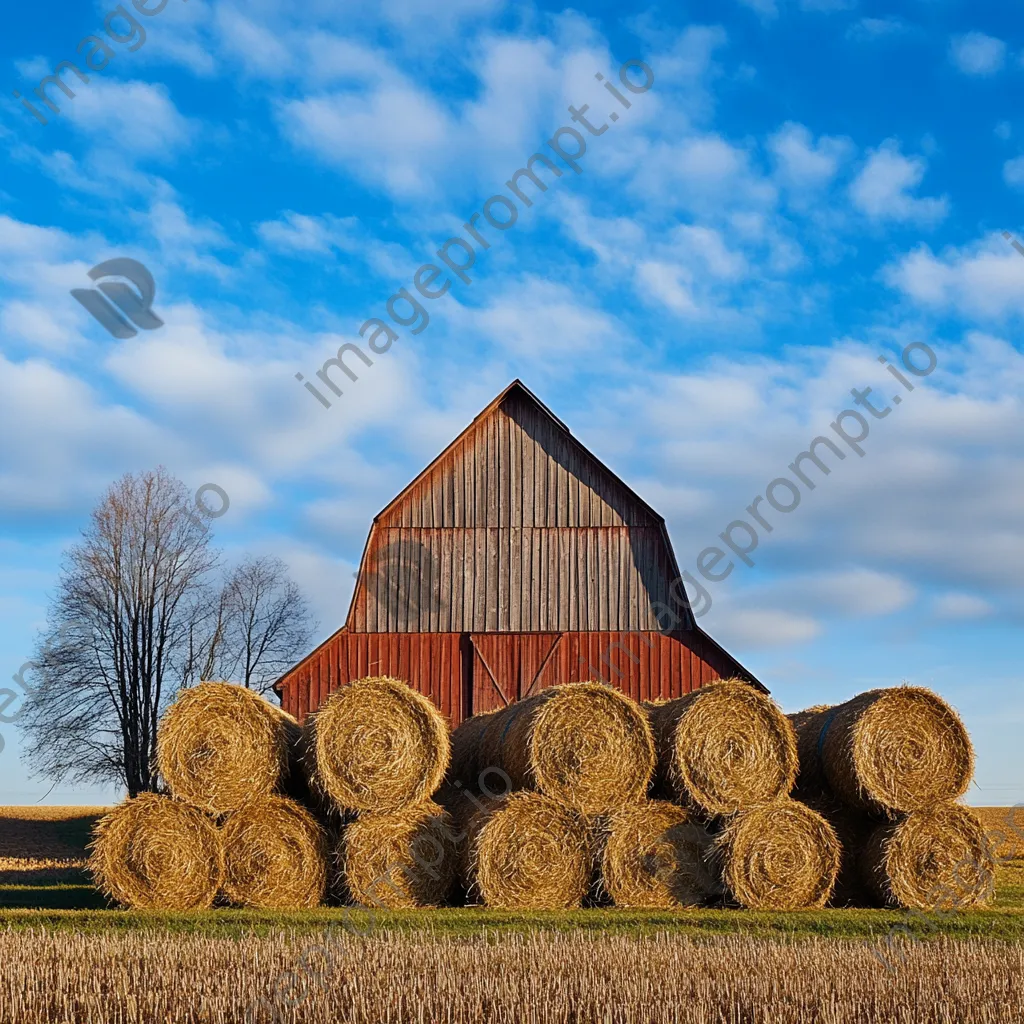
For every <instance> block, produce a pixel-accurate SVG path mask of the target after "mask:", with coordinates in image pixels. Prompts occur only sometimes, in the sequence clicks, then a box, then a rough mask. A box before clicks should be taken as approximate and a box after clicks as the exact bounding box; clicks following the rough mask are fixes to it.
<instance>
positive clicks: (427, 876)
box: [338, 800, 458, 909]
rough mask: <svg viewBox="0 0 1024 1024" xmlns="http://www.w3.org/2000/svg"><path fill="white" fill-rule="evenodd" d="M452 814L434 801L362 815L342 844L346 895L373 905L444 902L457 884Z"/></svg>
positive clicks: (341, 866)
mask: <svg viewBox="0 0 1024 1024" xmlns="http://www.w3.org/2000/svg"><path fill="white" fill-rule="evenodd" d="M457 847H458V843H457V835H456V828H455V824H454V822H453V820H452V817H451V815H450V814H449V813H448V812H447V811H446V810H445V809H444V808H443V807H441V806H439V805H438V804H436V803H434V802H433V801H432V800H426V801H424V802H422V803H419V804H413V805H412V806H409V807H403V808H402V809H401V810H398V811H392V812H391V813H389V814H361V815H359V817H357V818H356V819H355V820H354V821H352V822H349V824H348V825H346V826H345V829H344V832H343V833H342V837H341V842H340V843H339V845H338V868H339V876H340V880H341V882H342V884H343V886H344V893H343V895H344V897H346V898H347V899H348V900H351V901H352V902H354V903H359V904H362V905H363V906H368V907H388V908H392V909H400V908H405V907H440V906H444V904H445V903H446V902H447V901H448V897H449V896H450V895H451V892H452V888H453V886H454V883H455V876H456V867H457V857H458V849H457Z"/></svg>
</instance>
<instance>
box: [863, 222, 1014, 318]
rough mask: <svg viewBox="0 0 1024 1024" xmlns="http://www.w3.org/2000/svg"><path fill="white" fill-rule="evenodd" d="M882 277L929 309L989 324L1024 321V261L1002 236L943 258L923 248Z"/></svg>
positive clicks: (947, 251) (952, 249)
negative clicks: (1012, 318)
mask: <svg viewBox="0 0 1024 1024" xmlns="http://www.w3.org/2000/svg"><path fill="white" fill-rule="evenodd" d="M882 276H883V278H884V280H885V281H886V283H887V284H889V285H890V287H893V288H896V289H898V290H899V291H901V292H902V293H903V294H904V295H905V296H906V297H907V298H908V299H910V300H911V301H912V302H914V303H916V304H918V305H920V306H922V307H925V308H927V309H931V310H935V311H944V310H954V311H956V312H959V313H961V314H963V315H965V316H968V317H971V318H982V319H985V320H988V319H1001V318H1003V317H1006V316H1009V315H1017V316H1020V315H1024V259H1022V258H1021V256H1020V255H1019V254H1018V253H1017V252H1016V251H1015V250H1014V249H1013V248H1011V246H1010V245H1009V244H1008V242H1007V241H1006V239H1004V238H1003V237H1002V235H1000V234H992V235H989V236H987V237H986V238H983V239H980V240H978V241H976V242H974V243H972V244H970V245H967V246H964V247H960V248H958V247H955V246H948V247H946V248H945V249H943V250H942V251H941V252H940V253H935V252H933V251H932V249H931V247H930V246H928V245H920V246H918V247H916V248H915V249H913V250H912V251H911V252H909V253H907V254H906V255H904V256H902V257H900V258H899V259H898V260H897V261H895V262H894V263H890V264H889V265H887V266H886V267H885V268H883V271H882Z"/></svg>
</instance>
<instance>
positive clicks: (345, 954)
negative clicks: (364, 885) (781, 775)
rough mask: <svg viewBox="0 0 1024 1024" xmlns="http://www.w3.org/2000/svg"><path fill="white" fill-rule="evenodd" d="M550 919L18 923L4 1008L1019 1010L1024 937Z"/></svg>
mask: <svg viewBox="0 0 1024 1024" xmlns="http://www.w3.org/2000/svg"><path fill="white" fill-rule="evenodd" d="M889 953H890V957H891V959H892V962H893V964H894V969H893V970H892V971H891V972H890V971H887V970H886V968H885V967H884V966H883V965H882V963H881V962H880V961H879V960H878V959H877V958H876V957H875V956H874V955H873V953H872V949H871V947H869V946H868V945H867V944H866V943H864V942H848V941H847V942H834V941H826V940H820V939H813V940H804V941H798V942H790V943H783V942H775V941H767V940H761V939H751V938H742V937H718V938H712V939H707V940H703V941H694V940H689V939H681V938H679V937H678V936H675V937H671V936H665V935H655V936H652V937H648V938H639V937H628V936H607V935H598V936H594V935H585V934H583V933H580V932H570V933H561V934H560V933H553V932H539V933H534V934H532V935H529V936H523V935H520V936H510V937H506V938H505V939H504V940H503V941H501V942H500V943H496V942H494V941H493V939H492V938H489V937H487V936H480V937H477V938H474V939H468V940H466V939H450V938H449V939H439V938H431V937H429V936H427V935H418V936H417V935H400V934H386V933H381V934H379V935H375V936H373V937H370V938H366V939H360V938H358V937H355V936H352V935H350V934H348V933H346V932H345V931H344V930H342V929H335V930H332V931H331V932H330V933H328V934H327V935H326V936H322V937H320V938H317V939H311V938H310V937H308V936H306V937H296V936H293V935H292V936H290V935H289V934H287V933H284V932H278V933H273V934H270V935H267V936H265V937H263V938H253V937H247V938H243V939H241V940H238V941H235V940H230V939H215V938H208V937H200V936H182V937H179V938H178V939H177V940H176V941H175V942H173V943H169V942H168V941H167V938H166V936H165V935H160V934H132V935H106V936H102V937H95V936H94V937H88V938H87V937H82V936H78V935H73V934H68V933H52V932H40V931H32V932H20V933H14V932H7V933H0V957H2V958H3V962H4V963H6V964H7V965H8V969H7V970H5V971H4V974H3V978H2V980H0V1007H2V1009H0V1021H3V1022H6V1021H11V1022H14V1021H17V1022H18V1024H44V1022H47V1024H48V1022H51V1021H72V1020H89V1021H99V1020H102V1021H105V1022H109V1024H150V1022H153V1024H155V1022H158V1021H159V1022H161V1024H163V1022H165V1021H169V1020H173V1021H175V1022H177V1024H200V1022H202V1024H207V1022H221V1021H225V1022H226V1021H251V1022H253V1024H263V1022H269V1021H272V1020H286V1021H295V1022H297V1024H298V1022H318V1024H319V1022H327V1021H340V1022H345V1024H409V1022H413V1021H415V1022H419V1021H423V1022H430V1024H463V1022H465V1024H470V1022H473V1024H477V1022H493V1024H520V1022H524V1021H527V1022H533V1021H536V1022H547V1021H558V1022H562V1021H566V1022H568V1021H572V1022H578V1024H589V1022H594V1024H599V1022H600V1024H604V1022H606V1021H615V1022H623V1024H632V1022H636V1024H640V1022H643V1024H660V1022H665V1024H669V1022H672V1024H690V1022H693V1024H697V1022H700V1024H712V1022H715V1024H717V1022H723V1024H733V1022H743V1024H798V1022H799V1024H810V1022H812V1021H813V1022H816V1024H840V1022H841V1024H876V1022H879V1021H885V1022H886V1024H932V1022H934V1024H939V1022H943V1024H946V1022H951V1021H965V1022H966V1021H970V1022H972V1024H1011V1022H1013V1024H1016V1022H1019V1020H1020V1019H1021V1016H1022V1014H1024V949H1022V948H1021V947H1020V946H1013V945H1007V944H1002V943H986V942H983V941H977V940H974V941H966V942H965V941H955V940H949V939H943V940H939V941H936V942H909V943H899V944H897V945H896V946H894V947H893V948H892V949H890V950H889Z"/></svg>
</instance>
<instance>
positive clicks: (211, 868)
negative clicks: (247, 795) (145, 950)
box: [89, 793, 224, 910]
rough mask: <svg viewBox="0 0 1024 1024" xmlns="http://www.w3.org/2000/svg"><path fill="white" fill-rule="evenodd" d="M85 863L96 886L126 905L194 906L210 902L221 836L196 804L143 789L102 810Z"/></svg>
mask: <svg viewBox="0 0 1024 1024" xmlns="http://www.w3.org/2000/svg"><path fill="white" fill-rule="evenodd" d="M90 849H91V853H90V857H89V867H90V869H91V871H92V874H93V877H94V878H95V880H96V884H97V886H98V887H99V889H100V890H102V891H103V892H104V893H105V894H106V895H107V896H109V897H110V898H111V899H113V900H116V901H117V902H118V903H121V904H122V905H124V906H126V907H134V908H138V909H144V910H196V909H203V908H206V907H209V906H211V905H212V904H213V900H214V897H215V896H216V895H217V890H218V889H219V888H220V884H221V878H222V876H223V870H224V867H223V858H222V853H221V843H220V836H219V835H218V832H217V827H216V825H215V824H214V822H213V819H212V818H211V817H210V816H209V815H208V814H206V813H204V812H203V811H201V810H200V809H199V808H197V807H192V806H190V805H189V804H186V803H183V802H182V801H180V800H175V799H173V798H172V797H169V796H162V795H159V794H157V793H142V794H140V795H139V796H137V797H135V798H134V799H133V800H126V801H125V802H124V803H122V804H120V805H119V806H117V807H115V808H114V809H113V810H112V811H110V812H109V813H108V814H105V815H104V816H103V817H102V818H101V819H100V820H99V821H98V822H97V823H96V827H95V830H94V833H93V840H92V843H91V847H90Z"/></svg>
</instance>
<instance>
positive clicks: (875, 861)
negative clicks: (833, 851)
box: [790, 686, 995, 910]
mask: <svg viewBox="0 0 1024 1024" xmlns="http://www.w3.org/2000/svg"><path fill="white" fill-rule="evenodd" d="M790 718H791V721H792V723H793V726H794V729H795V731H796V733H797V738H798V749H799V756H800V773H799V779H798V788H797V796H798V797H799V799H801V800H802V801H804V803H805V804H807V805H808V806H812V807H815V808H817V809H819V810H820V811H822V812H823V813H824V814H825V815H826V816H827V817H828V818H829V819H830V820H831V821H832V822H833V823H834V824H835V827H836V830H837V832H838V833H839V834H840V836H841V839H842V845H843V864H842V876H841V877H842V882H841V885H840V886H839V887H838V889H837V893H836V899H835V900H834V902H835V903H837V904H844V903H845V904H857V903H870V902H874V903H881V904H884V905H888V906H897V907H907V908H916V909H925V910H931V909H941V908H950V907H960V908H966V907H970V906H978V905H981V904H983V903H984V902H986V901H987V900H988V899H990V898H991V894H992V880H993V877H994V871H995V861H994V856H993V853H992V850H991V849H990V846H989V844H988V842H987V841H986V839H985V834H984V830H983V828H982V825H981V822H980V820H979V819H978V818H977V816H976V815H974V813H973V812H971V811H970V810H969V809H968V808H966V807H963V806H961V805H960V804H958V803H956V801H957V800H958V799H959V798H960V797H962V796H963V794H964V793H965V792H966V791H967V787H968V786H969V785H970V781H971V776H972V774H973V770H974V751H973V748H972V746H971V741H970V737H969V736H968V735H967V731H966V729H965V728H964V726H963V723H962V722H961V721H960V718H959V717H958V715H957V714H956V712H955V711H954V710H953V709H952V708H951V707H950V706H949V705H948V704H947V703H946V702H945V701H943V700H942V699H941V698H940V697H938V696H937V695H936V694H934V693H932V692H931V691H930V690H927V689H924V688H922V687H916V686H898V687H892V688H890V689H879V690H871V691H869V692H867V693H862V694H859V695H858V696H856V697H854V698H853V699H852V700H849V701H847V702H846V703H845V704H840V705H837V706H835V707H825V706H817V707H814V708H809V709H808V710H807V711H803V712H800V713H799V714H796V715H792V716H790Z"/></svg>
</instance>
